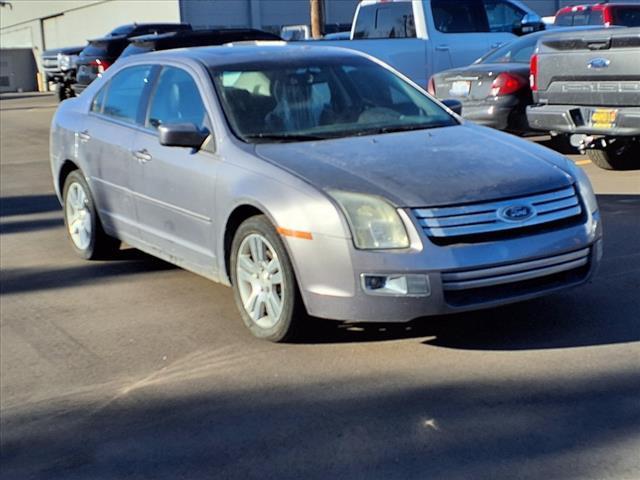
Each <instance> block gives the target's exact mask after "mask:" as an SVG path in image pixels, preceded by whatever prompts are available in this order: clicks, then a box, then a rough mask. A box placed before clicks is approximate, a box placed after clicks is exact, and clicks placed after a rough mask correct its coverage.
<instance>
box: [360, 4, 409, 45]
mask: <svg viewBox="0 0 640 480" xmlns="http://www.w3.org/2000/svg"><path fill="white" fill-rule="evenodd" d="M415 36H416V25H415V21H414V18H413V6H412V4H411V2H395V3H387V4H376V5H368V6H366V7H360V11H359V13H358V18H357V19H356V26H355V29H354V34H353V38H355V39H364V38H414V37H415Z"/></svg>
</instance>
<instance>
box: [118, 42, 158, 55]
mask: <svg viewBox="0 0 640 480" xmlns="http://www.w3.org/2000/svg"><path fill="white" fill-rule="evenodd" d="M152 51H153V47H151V46H149V45H136V44H133V43H130V44H129V46H128V47H127V48H125V49H124V52H122V54H121V55H120V58H124V57H129V56H131V55H139V54H141V53H147V52H152Z"/></svg>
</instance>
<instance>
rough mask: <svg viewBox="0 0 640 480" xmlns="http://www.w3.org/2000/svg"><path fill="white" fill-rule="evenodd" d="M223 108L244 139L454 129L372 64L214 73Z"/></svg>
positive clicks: (265, 66) (268, 65)
mask: <svg viewBox="0 0 640 480" xmlns="http://www.w3.org/2000/svg"><path fill="white" fill-rule="evenodd" d="M211 73H212V76H213V81H214V85H215V88H216V90H217V92H218V96H219V98H220V101H221V103H222V107H223V110H224V112H225V115H226V116H227V119H228V121H229V123H230V125H231V128H232V129H233V131H234V133H235V134H236V135H237V136H238V137H239V138H241V139H242V140H244V141H246V142H251V143H257V142H277V141H303V140H314V139H325V138H337V137H347V136H356V135H368V134H378V133H389V132H394V131H403V130H418V129H425V128H435V127H444V126H450V125H457V123H458V122H457V121H456V120H455V119H454V118H453V117H452V116H451V115H450V114H448V113H447V112H446V111H445V110H444V109H443V108H442V107H440V106H438V105H437V104H436V103H435V102H434V101H432V100H431V99H429V97H427V96H426V95H425V94H423V93H422V92H420V91H419V90H417V89H416V88H414V87H413V86H411V85H410V84H408V83H407V82H405V81H404V80H402V79H401V78H400V77H398V76H396V75H395V74H393V73H391V72H390V71H388V70H387V69H385V68H383V67H381V66H379V65H377V64H375V63H374V62H371V61H369V60H367V59H359V58H354V57H352V56H349V57H347V58H333V59H328V60H327V59H323V60H316V61H313V60H299V61H293V62H291V61H287V62H286V63H285V62H276V61H272V62H264V61H263V62H260V63H259V64H258V63H255V64H245V65H231V66H228V67H222V68H212V69H211Z"/></svg>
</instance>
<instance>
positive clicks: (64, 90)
mask: <svg viewBox="0 0 640 480" xmlns="http://www.w3.org/2000/svg"><path fill="white" fill-rule="evenodd" d="M57 91H58V101H60V102H62V101H64V100H66V99H67V98H72V97H75V94H74V92H73V89H72V88H71V85H69V84H68V83H59V84H58V88H57Z"/></svg>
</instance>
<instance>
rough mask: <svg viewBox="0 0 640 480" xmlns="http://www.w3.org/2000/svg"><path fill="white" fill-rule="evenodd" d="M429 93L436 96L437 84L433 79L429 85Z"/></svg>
mask: <svg viewBox="0 0 640 480" xmlns="http://www.w3.org/2000/svg"><path fill="white" fill-rule="evenodd" d="M427 92H429V95H433V96H434V97H435V96H436V82H435V81H434V80H433V77H431V78H430V79H429V83H428V84H427Z"/></svg>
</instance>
